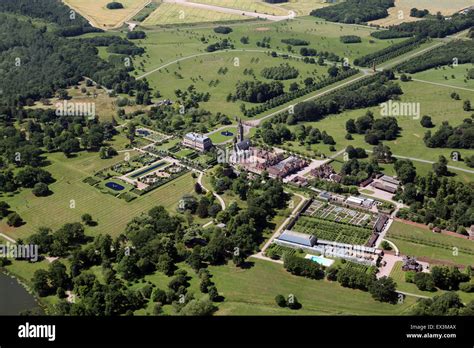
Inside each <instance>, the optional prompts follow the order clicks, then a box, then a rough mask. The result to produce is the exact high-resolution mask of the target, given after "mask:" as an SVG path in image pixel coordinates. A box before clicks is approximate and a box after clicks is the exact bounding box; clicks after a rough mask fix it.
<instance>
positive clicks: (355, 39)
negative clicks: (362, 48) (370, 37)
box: [339, 35, 362, 44]
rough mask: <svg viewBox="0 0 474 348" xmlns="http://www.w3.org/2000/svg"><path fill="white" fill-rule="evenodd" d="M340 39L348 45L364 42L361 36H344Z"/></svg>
mask: <svg viewBox="0 0 474 348" xmlns="http://www.w3.org/2000/svg"><path fill="white" fill-rule="evenodd" d="M339 39H340V40H341V42H342V43H346V44H349V43H360V42H362V39H361V38H360V36H357V35H343V36H341V37H340V38H339Z"/></svg>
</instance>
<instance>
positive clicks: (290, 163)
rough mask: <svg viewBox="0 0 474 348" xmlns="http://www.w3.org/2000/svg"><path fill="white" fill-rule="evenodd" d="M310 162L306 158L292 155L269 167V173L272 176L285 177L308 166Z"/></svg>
mask: <svg viewBox="0 0 474 348" xmlns="http://www.w3.org/2000/svg"><path fill="white" fill-rule="evenodd" d="M307 165H308V163H307V162H306V161H305V160H302V159H300V158H297V157H295V156H290V157H288V158H287V159H284V160H283V161H281V162H279V163H277V164H275V165H273V166H271V167H269V168H268V169H267V171H268V174H269V175H270V177H272V178H284V177H286V176H288V175H290V174H293V173H295V172H297V171H299V170H300V169H302V168H304V167H306V166H307Z"/></svg>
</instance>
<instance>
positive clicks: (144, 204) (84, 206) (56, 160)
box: [0, 152, 195, 238]
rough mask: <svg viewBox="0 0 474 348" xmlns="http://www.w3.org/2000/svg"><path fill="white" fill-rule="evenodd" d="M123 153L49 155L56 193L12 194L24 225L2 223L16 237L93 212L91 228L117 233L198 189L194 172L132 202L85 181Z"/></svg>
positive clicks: (172, 207)
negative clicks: (137, 218)
mask: <svg viewBox="0 0 474 348" xmlns="http://www.w3.org/2000/svg"><path fill="white" fill-rule="evenodd" d="M122 155H123V154H120V155H119V156H116V157H114V158H113V159H109V160H101V159H99V155H98V154H97V153H86V152H81V153H80V154H78V155H77V157H74V158H70V159H66V158H65V157H64V155H63V154H62V153H54V154H50V155H49V156H48V159H49V160H50V161H51V162H52V164H51V165H50V166H48V167H46V169H47V170H48V171H50V172H51V174H52V175H53V177H54V178H55V179H56V182H55V183H53V184H51V185H50V189H51V190H52V191H53V192H54V194H52V195H51V196H48V197H35V196H34V195H33V194H32V193H31V190H22V191H21V192H20V193H19V194H17V195H14V196H13V197H7V198H5V201H6V202H8V203H9V204H10V206H11V207H12V210H14V211H16V212H17V213H19V214H20V216H21V217H22V218H23V220H24V221H26V224H25V225H23V226H21V227H19V228H16V229H12V228H9V227H8V226H7V225H6V223H5V222H2V223H1V225H0V226H1V227H2V229H4V230H5V231H6V233H7V234H9V235H10V236H12V237H13V238H25V237H27V236H28V235H30V234H31V233H33V232H35V231H36V229H37V228H38V227H40V226H48V227H52V228H53V229H56V228H59V227H60V226H62V225H63V224H65V223H68V222H74V221H80V219H81V216H82V214H84V213H89V214H91V215H92V217H93V219H94V220H95V221H97V222H98V226H96V227H88V228H87V232H88V233H91V234H96V233H108V234H110V235H112V236H117V235H119V234H120V233H122V232H123V231H124V228H125V226H126V225H127V223H128V222H129V221H130V220H131V219H132V218H133V217H135V216H138V215H140V214H141V213H144V212H146V211H148V210H149V209H151V208H152V207H154V206H157V205H163V206H164V207H165V208H167V209H169V210H170V211H171V212H174V211H175V208H176V206H177V203H178V201H179V199H180V198H181V197H182V196H183V195H184V194H187V193H192V192H194V182H195V179H193V178H192V176H191V173H187V174H185V175H183V176H181V177H179V178H177V179H176V180H174V181H172V182H170V183H168V184H166V185H163V186H162V187H160V188H158V189H156V190H153V191H152V192H150V193H148V194H146V195H144V196H142V197H139V198H137V199H135V200H134V201H132V202H130V203H127V202H125V200H123V199H119V198H116V197H114V196H112V195H109V194H104V193H101V192H100V191H99V190H98V189H97V188H95V187H92V186H90V185H88V184H86V183H83V182H82V180H83V179H84V178H86V177H88V176H90V175H92V174H93V173H94V172H96V171H98V170H100V169H103V168H106V167H109V166H110V165H112V164H113V163H117V162H119V161H121V160H122V159H123V158H122ZM72 200H73V201H72ZM72 202H73V203H75V208H71V203H72Z"/></svg>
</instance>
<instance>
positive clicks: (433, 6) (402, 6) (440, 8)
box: [370, 0, 472, 26]
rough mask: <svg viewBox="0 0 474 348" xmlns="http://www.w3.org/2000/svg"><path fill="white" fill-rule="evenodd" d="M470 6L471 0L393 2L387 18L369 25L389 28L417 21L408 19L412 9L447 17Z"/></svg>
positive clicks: (412, 18)
mask: <svg viewBox="0 0 474 348" xmlns="http://www.w3.org/2000/svg"><path fill="white" fill-rule="evenodd" d="M471 5H472V0H450V1H445V0H395V7H392V8H389V9H388V14H389V15H388V17H386V18H381V19H378V20H375V21H371V22H370V23H371V24H376V25H381V26H389V25H397V24H400V23H403V22H412V21H415V20H419V19H418V18H414V17H410V10H411V9H412V8H414V7H416V8H418V9H420V10H421V9H427V10H429V11H430V13H431V14H433V15H435V14H436V13H437V12H441V13H442V14H443V15H445V16H448V15H452V14H454V13H455V12H458V11H460V10H462V9H464V8H466V7H469V6H471Z"/></svg>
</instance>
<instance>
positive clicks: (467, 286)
mask: <svg viewBox="0 0 474 348" xmlns="http://www.w3.org/2000/svg"><path fill="white" fill-rule="evenodd" d="M459 290H461V291H464V292H474V284H473V283H469V282H465V283H459Z"/></svg>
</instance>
